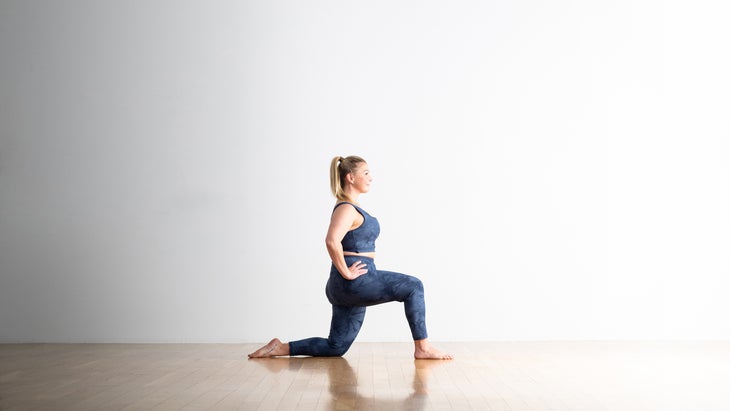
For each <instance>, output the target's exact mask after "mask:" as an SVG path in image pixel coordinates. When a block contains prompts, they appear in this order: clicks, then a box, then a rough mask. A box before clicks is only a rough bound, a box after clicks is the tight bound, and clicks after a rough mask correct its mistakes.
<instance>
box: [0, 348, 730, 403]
mask: <svg viewBox="0 0 730 411" xmlns="http://www.w3.org/2000/svg"><path fill="white" fill-rule="evenodd" d="M258 345H259V344H6V345H0V410H3V411H5V410H279V409H280V410H352V409H372V410H469V409H473V410H511V411H517V410H553V411H556V410H576V411H592V410H620V411H624V410H642V411H643V410H662V411H664V410H678V411H679V410H681V411H687V410H702V411H706V410H730V342H704V343H700V342H483V343H471V342H470V343H440V344H437V346H438V347H439V348H442V349H445V350H447V351H449V352H452V353H454V354H455V355H456V356H457V358H456V360H454V361H416V360H413V359H412V357H411V356H412V344H410V343H355V345H353V347H352V348H351V350H350V351H349V352H348V353H347V354H346V355H345V356H344V357H343V358H276V359H257V360H249V359H247V358H246V354H247V353H249V352H251V351H253V350H254V348H256V347H257V346H258Z"/></svg>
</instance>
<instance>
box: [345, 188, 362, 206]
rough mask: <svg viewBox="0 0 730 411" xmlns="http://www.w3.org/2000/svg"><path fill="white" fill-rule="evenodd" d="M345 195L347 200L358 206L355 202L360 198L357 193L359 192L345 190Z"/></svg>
mask: <svg viewBox="0 0 730 411" xmlns="http://www.w3.org/2000/svg"><path fill="white" fill-rule="evenodd" d="M345 195H347V198H348V199H349V200H350V201H351V202H353V203H355V204H359V203H358V202H357V200H358V198H359V197H360V193H359V192H357V191H355V190H345Z"/></svg>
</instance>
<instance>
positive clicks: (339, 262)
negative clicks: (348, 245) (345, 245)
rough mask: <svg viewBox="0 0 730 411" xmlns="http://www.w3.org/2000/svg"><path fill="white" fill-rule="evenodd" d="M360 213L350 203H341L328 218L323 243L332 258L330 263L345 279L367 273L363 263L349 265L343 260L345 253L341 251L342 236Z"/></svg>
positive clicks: (351, 278) (350, 227)
mask: <svg viewBox="0 0 730 411" xmlns="http://www.w3.org/2000/svg"><path fill="white" fill-rule="evenodd" d="M358 217H360V214H359V213H358V212H357V210H355V208H354V207H352V206H350V205H341V206H339V207H337V208H336V209H335V212H334V213H332V218H331V219H330V226H329V229H328V230H327V237H326V238H325V244H326V245H327V252H328V253H329V255H330V258H331V259H332V264H334V266H335V267H336V268H337V271H339V272H340V275H341V276H342V277H343V278H344V279H346V280H354V279H356V278H357V277H359V276H361V275H363V274H365V273H367V269H366V268H365V264H363V263H362V262H360V261H356V262H355V263H354V264H353V265H351V266H350V267H348V266H347V263H346V262H345V255H344V253H343V251H342V238H343V237H345V234H347V232H348V231H350V230H351V229H352V228H353V226H354V225H355V223H356V221H357V219H358Z"/></svg>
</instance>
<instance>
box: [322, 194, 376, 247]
mask: <svg viewBox="0 0 730 411" xmlns="http://www.w3.org/2000/svg"><path fill="white" fill-rule="evenodd" d="M343 204H350V205H351V206H353V207H355V210H357V212H358V213H360V214H361V215H362V217H363V219H364V221H363V222H362V224H361V225H360V227H358V228H356V229H354V230H350V231H348V232H347V234H345V236H344V237H343V238H342V251H350V252H354V253H369V252H373V251H375V240H376V239H377V238H378V235H380V223H378V219H377V218H375V217H373V216H371V215H370V214H368V213H367V212H365V210H363V209H362V208H360V207H358V206H356V205H355V204H352V203H348V202H342V203H339V204H337V205H336V206H335V208H337V207H339V206H341V205H343ZM332 212H333V213H334V209H333V210H332Z"/></svg>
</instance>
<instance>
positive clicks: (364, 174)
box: [347, 163, 373, 193]
mask: <svg viewBox="0 0 730 411" xmlns="http://www.w3.org/2000/svg"><path fill="white" fill-rule="evenodd" d="M347 179H348V182H349V183H350V184H352V186H353V187H354V188H355V189H357V191H359V192H361V193H367V192H368V191H370V183H371V182H372V181H373V177H372V176H371V175H370V168H369V167H368V163H360V165H359V166H358V167H357V169H355V171H353V172H352V173H350V174H348V175H347Z"/></svg>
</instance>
